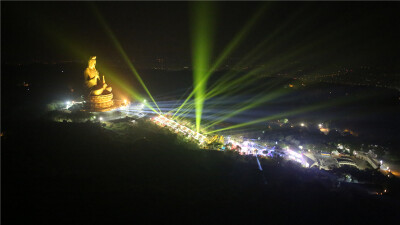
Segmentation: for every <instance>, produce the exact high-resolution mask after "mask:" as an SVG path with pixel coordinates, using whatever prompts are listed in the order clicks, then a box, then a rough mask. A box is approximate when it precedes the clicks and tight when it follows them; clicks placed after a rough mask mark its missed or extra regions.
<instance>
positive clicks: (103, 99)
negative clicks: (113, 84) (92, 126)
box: [87, 93, 114, 112]
mask: <svg viewBox="0 0 400 225" xmlns="http://www.w3.org/2000/svg"><path fill="white" fill-rule="evenodd" d="M87 102H88V103H87V108H88V109H89V110H90V111H95V112H96V111H97V112H104V111H108V110H111V109H113V108H114V107H113V106H114V99H113V94H112V93H109V94H104V95H89V98H88V101H87Z"/></svg>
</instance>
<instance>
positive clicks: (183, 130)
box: [152, 115, 207, 144]
mask: <svg viewBox="0 0 400 225" xmlns="http://www.w3.org/2000/svg"><path fill="white" fill-rule="evenodd" d="M152 120H153V122H155V123H156V124H158V125H160V126H163V127H164V126H167V127H169V128H171V129H173V130H174V131H175V132H177V133H179V134H181V135H184V136H187V137H189V138H194V139H196V140H198V141H199V142H200V144H203V143H204V142H205V141H206V140H207V137H206V136H204V135H202V134H200V133H199V132H196V131H193V130H192V129H190V128H188V127H186V126H184V125H181V124H179V123H177V122H175V121H173V120H171V119H168V118H167V117H165V116H162V115H160V116H157V117H153V118H152Z"/></svg>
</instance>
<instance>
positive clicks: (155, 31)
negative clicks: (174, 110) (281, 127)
mask: <svg viewBox="0 0 400 225" xmlns="http://www.w3.org/2000/svg"><path fill="white" fill-rule="evenodd" d="M1 4H2V16H1V21H2V22H1V25H2V26H1V29H2V60H3V62H4V61H5V62H21V61H22V62H29V61H34V60H35V61H62V60H86V59H87V58H88V57H89V56H90V55H97V56H99V57H100V58H103V59H107V60H109V61H113V60H115V61H117V62H118V61H122V59H121V57H120V54H119V53H118V51H117V50H116V48H115V46H114V45H113V43H112V41H111V39H110V38H109V36H107V34H106V32H105V30H104V29H103V26H102V24H101V23H100V21H99V20H98V19H97V17H96V15H95V13H94V11H95V10H96V9H97V10H98V12H100V14H101V15H102V16H103V17H104V19H105V21H106V22H107V23H108V25H109V27H110V28H111V30H112V31H113V32H114V34H115V36H116V37H117V38H118V40H119V42H120V44H121V45H122V47H123V49H124V50H125V51H126V53H127V55H128V56H129V58H130V59H131V60H132V61H133V62H134V64H135V66H139V67H141V66H142V67H145V66H147V65H148V64H151V63H152V62H154V61H155V60H156V59H157V58H164V59H165V60H166V61H167V62H176V63H178V64H179V65H182V66H184V65H189V66H190V63H191V59H190V57H191V45H190V43H191V39H190V31H191V29H194V28H193V26H191V22H190V14H191V11H190V7H189V4H191V3H190V2H189V3H188V2H117V3H114V2H95V3H90V2H2V3H1ZM262 4H265V3H263V2H252V3H247V2H218V3H216V4H215V7H216V12H215V18H214V21H215V23H216V29H215V33H214V35H213V37H214V38H213V41H214V49H213V57H216V56H218V54H219V53H220V52H221V51H222V50H223V49H224V47H225V46H226V45H227V44H228V42H229V41H230V40H231V39H232V38H233V37H234V36H235V34H236V33H237V32H238V31H239V30H240V29H241V28H242V27H243V26H244V24H245V23H246V22H247V21H248V20H249V18H250V17H251V15H253V14H254V13H255V12H256V10H257V9H258V8H259V7H260V6H261V5H262ZM399 6H400V3H399V2H383V3H382V2H353V3H348V2H321V3H318V2H303V3H297V2H272V3H271V2H270V3H269V4H268V7H267V10H266V11H265V13H264V14H263V16H262V17H261V18H260V19H259V20H258V21H257V23H256V24H255V26H254V27H253V28H252V29H251V30H250V32H249V33H248V35H247V36H246V38H245V39H244V40H243V41H242V42H241V43H240V45H239V47H238V48H237V49H236V50H235V51H234V52H233V54H232V55H231V56H230V58H231V59H240V58H241V57H243V56H244V55H245V54H246V52H248V51H250V50H251V49H252V48H254V47H255V46H256V45H257V43H259V42H261V41H262V40H264V39H266V38H268V37H269V35H271V34H272V33H274V31H279V32H278V34H277V35H275V36H273V37H272V38H271V41H270V44H269V45H270V46H273V48H269V50H268V51H265V52H264V56H263V58H262V59H261V62H262V61H263V60H264V61H268V60H270V59H271V58H274V57H275V56H278V55H279V54H282V53H292V52H295V51H296V50H297V49H300V48H301V47H304V46H307V48H306V49H305V51H304V52H302V53H301V55H300V56H299V60H304V63H305V64H309V63H311V64H321V63H324V64H330V63H333V62H334V63H338V64H341V63H348V64H352V63H353V64H368V63H377V64H383V65H385V66H395V65H396V64H398V63H397V62H399V52H400V51H399V50H400V48H399V44H398V40H400V32H398V31H399V24H400V16H399V15H400V13H398V12H399V9H400V7H399ZM260 51H261V52H262V51H263V49H260Z"/></svg>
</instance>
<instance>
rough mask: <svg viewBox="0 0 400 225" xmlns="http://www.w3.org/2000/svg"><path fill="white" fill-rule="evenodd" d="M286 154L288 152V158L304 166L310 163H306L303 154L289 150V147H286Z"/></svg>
mask: <svg viewBox="0 0 400 225" xmlns="http://www.w3.org/2000/svg"><path fill="white" fill-rule="evenodd" d="M286 150H287V152H288V154H289V159H291V160H294V161H296V162H298V163H300V164H301V165H303V166H304V167H309V166H310V165H309V164H308V163H307V161H306V160H305V159H304V158H303V154H301V153H297V152H295V151H293V150H290V149H289V147H288V148H287V149H286Z"/></svg>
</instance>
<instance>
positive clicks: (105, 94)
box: [84, 56, 114, 111]
mask: <svg viewBox="0 0 400 225" xmlns="http://www.w3.org/2000/svg"><path fill="white" fill-rule="evenodd" d="M84 78H85V85H86V87H88V88H89V90H90V93H89V96H88V98H87V99H88V107H89V109H90V110H93V111H108V110H110V109H111V108H112V107H113V106H114V99H113V94H112V93H111V91H112V88H111V87H110V86H108V85H107V84H106V81H105V78H104V76H103V77H102V78H103V79H100V75H99V71H97V70H96V56H93V57H91V58H90V60H89V65H88V67H87V68H86V69H85V72H84Z"/></svg>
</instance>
